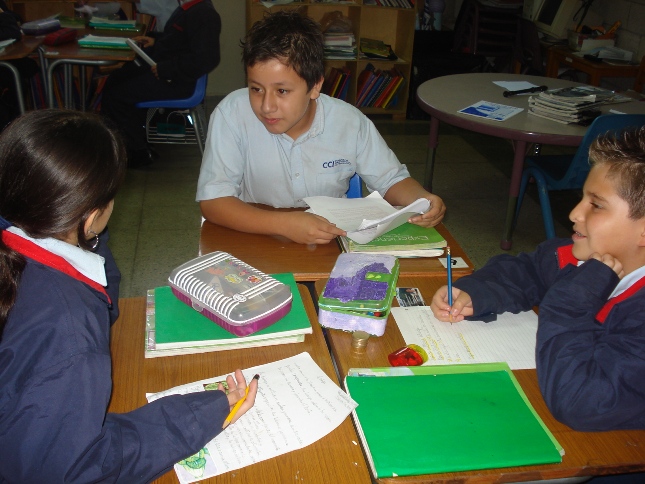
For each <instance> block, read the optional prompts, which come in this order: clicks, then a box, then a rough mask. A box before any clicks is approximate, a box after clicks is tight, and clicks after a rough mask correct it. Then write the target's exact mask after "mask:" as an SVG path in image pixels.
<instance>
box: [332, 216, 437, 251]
mask: <svg viewBox="0 0 645 484" xmlns="http://www.w3.org/2000/svg"><path fill="white" fill-rule="evenodd" d="M341 243H342V245H343V249H344V250H345V252H384V251H388V253H390V251H405V250H427V249H441V248H443V247H445V246H446V245H447V243H446V239H444V238H443V236H442V235H441V234H440V233H439V232H437V229H435V228H434V227H420V226H418V225H414V224H411V223H409V222H406V223H404V224H403V225H399V226H398V227H397V228H395V229H393V230H390V231H389V232H386V233H384V234H382V235H380V236H379V237H377V238H375V239H374V240H372V241H371V242H368V243H367V244H357V243H356V242H354V241H353V240H351V239H349V238H347V237H341Z"/></svg>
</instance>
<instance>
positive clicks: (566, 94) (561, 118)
mask: <svg viewBox="0 0 645 484" xmlns="http://www.w3.org/2000/svg"><path fill="white" fill-rule="evenodd" d="M630 100H631V99H630V98H629V97H627V96H622V95H620V94H616V93H615V92H613V91H609V90H607V89H602V88H599V87H592V86H575V87H564V88H560V89H552V90H550V91H545V92H541V93H539V94H538V95H537V96H531V97H530V98H529V111H528V112H529V114H532V115H533V116H539V117H541V118H545V119H550V120H552V121H557V122H558V123H562V124H579V125H582V126H588V125H590V124H591V122H592V121H593V120H594V119H595V118H596V117H598V116H599V115H600V114H601V113H600V106H602V105H603V104H611V103H618V102H626V101H630Z"/></svg>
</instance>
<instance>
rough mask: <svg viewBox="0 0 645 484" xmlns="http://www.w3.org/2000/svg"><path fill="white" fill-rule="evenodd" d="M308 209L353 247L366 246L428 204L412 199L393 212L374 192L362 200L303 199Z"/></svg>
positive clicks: (422, 211)
mask: <svg viewBox="0 0 645 484" xmlns="http://www.w3.org/2000/svg"><path fill="white" fill-rule="evenodd" d="M303 200H304V201H305V202H306V203H307V204H308V205H309V207H311V210H312V211H313V212H314V213H315V214H316V215H320V216H321V217H325V218H326V219H327V220H329V221H330V222H332V223H334V224H336V226H337V227H339V228H341V229H343V230H345V231H346V232H347V237H349V238H350V239H352V240H353V241H354V242H356V243H357V244H367V243H368V242H371V241H372V240H374V239H375V238H376V237H378V236H380V235H382V234H384V233H386V232H389V231H390V230H393V229H395V228H397V227H399V226H400V225H403V224H404V223H406V222H407V221H408V220H409V219H410V217H413V216H414V215H419V214H420V213H425V212H427V211H428V210H430V201H429V200H427V199H425V198H419V199H418V200H415V201H414V202H412V203H411V204H410V205H408V206H407V207H404V208H401V209H396V208H394V207H393V206H392V205H390V204H389V203H388V202H386V201H385V200H384V199H383V198H382V197H381V195H380V194H379V193H378V192H372V193H370V194H369V195H368V196H367V197H365V198H334V197H322V196H320V197H307V198H304V199H303Z"/></svg>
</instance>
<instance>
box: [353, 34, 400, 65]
mask: <svg viewBox="0 0 645 484" xmlns="http://www.w3.org/2000/svg"><path fill="white" fill-rule="evenodd" d="M361 57H367V58H370V59H388V60H397V59H398V57H397V56H396V54H395V53H394V51H393V50H392V46H391V45H390V44H386V43H385V42H383V41H382V40H377V39H368V38H367V37H361Z"/></svg>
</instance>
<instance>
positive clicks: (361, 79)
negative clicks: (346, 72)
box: [356, 63, 380, 107]
mask: <svg viewBox="0 0 645 484" xmlns="http://www.w3.org/2000/svg"><path fill="white" fill-rule="evenodd" d="M379 72H380V71H378V70H377V69H376V68H375V67H374V66H373V65H372V64H370V63H368V64H367V65H366V66H365V69H364V70H363V72H361V73H360V74H359V76H358V87H357V89H358V91H357V92H358V94H357V95H356V106H359V107H360V106H362V105H363V101H364V100H365V96H367V93H368V92H369V91H370V89H371V88H372V86H373V85H374V82H375V81H376V79H377V77H378V74H379Z"/></svg>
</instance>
